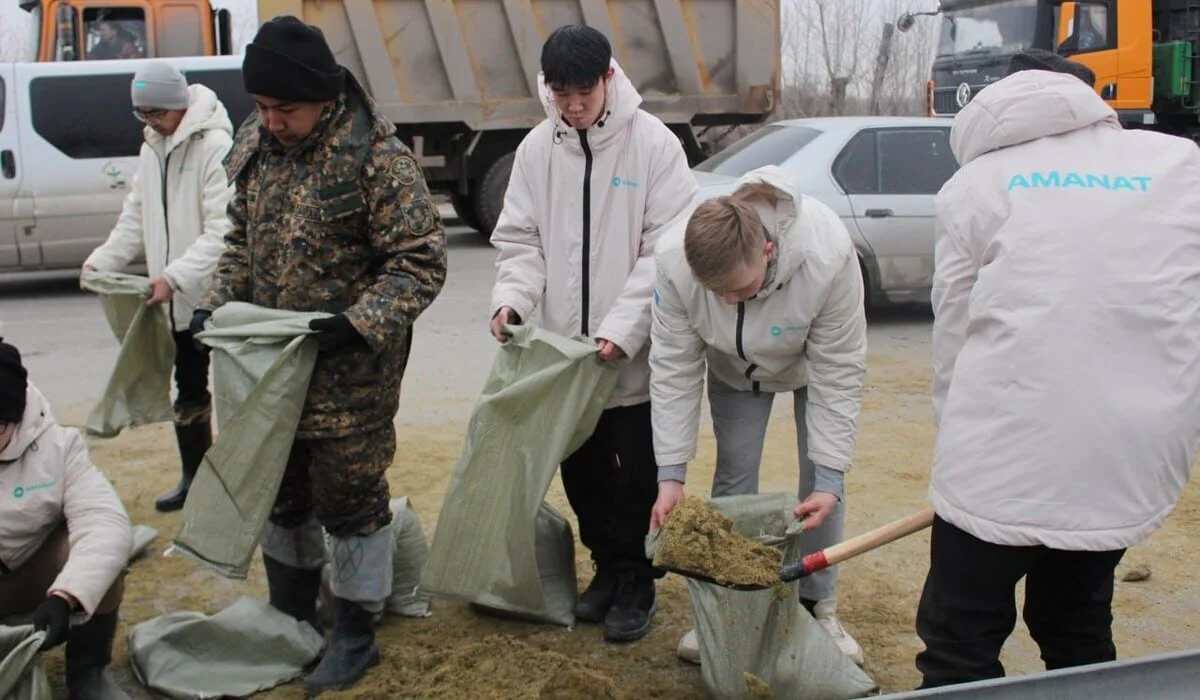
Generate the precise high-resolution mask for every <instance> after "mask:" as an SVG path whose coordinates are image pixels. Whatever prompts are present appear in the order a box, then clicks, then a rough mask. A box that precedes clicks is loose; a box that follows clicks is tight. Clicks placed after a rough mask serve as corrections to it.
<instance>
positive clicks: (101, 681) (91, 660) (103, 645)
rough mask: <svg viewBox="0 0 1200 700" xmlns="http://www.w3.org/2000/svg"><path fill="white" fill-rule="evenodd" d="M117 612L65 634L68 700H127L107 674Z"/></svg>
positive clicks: (106, 614) (103, 615)
mask: <svg viewBox="0 0 1200 700" xmlns="http://www.w3.org/2000/svg"><path fill="white" fill-rule="evenodd" d="M117 617H118V613H117V611H115V610H114V611H113V612H110V613H104V614H96V615H93V616H92V619H90V620H88V621H87V623H86V624H83V625H80V626H78V627H72V628H71V631H70V632H69V633H68V635H67V652H66V657H67V697H68V698H70V700H129V696H128V695H127V694H126V693H125V691H123V690H121V688H120V687H119V686H118V685H117V684H116V683H114V682H113V680H112V678H111V677H109V675H108V665H109V664H110V663H112V648H113V638H114V637H116V634H117Z"/></svg>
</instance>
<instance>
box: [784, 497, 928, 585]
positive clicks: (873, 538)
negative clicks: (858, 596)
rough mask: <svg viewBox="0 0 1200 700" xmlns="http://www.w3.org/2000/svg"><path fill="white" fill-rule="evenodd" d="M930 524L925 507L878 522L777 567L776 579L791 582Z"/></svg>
mask: <svg viewBox="0 0 1200 700" xmlns="http://www.w3.org/2000/svg"><path fill="white" fill-rule="evenodd" d="M932 524H933V509H932V508H926V509H925V510H922V511H920V512H917V513H913V514H912V515H909V516H907V517H904V518H901V519H899V520H896V521H894V522H890V523H888V524H887V525H881V526H880V527H877V528H875V529H874V530H869V531H867V532H864V533H863V534H861V535H858V536H857V537H851V538H850V539H848V540H846V541H844V542H840V543H838V544H835V545H833V546H832V547H826V548H825V549H822V550H820V551H817V552H813V553H812V554H809V555H808V556H806V557H804V558H803V559H801V560H800V561H797V562H793V563H791V564H786V565H784V566H783V567H782V568H780V570H779V578H780V579H782V580H783V581H785V582H786V581H795V580H796V579H798V578H804V577H805V576H809V575H811V574H815V573H816V572H818V571H821V570H822V569H826V568H828V567H830V566H833V565H834V564H840V563H842V562H844V561H846V560H847V559H850V558H851V557H856V556H858V555H860V554H862V553H864V552H869V551H871V550H872V549H875V548H877V547H882V546H883V545H885V544H888V543H889V542H894V541H896V540H898V539H900V538H901V537H907V536H908V535H911V534H913V533H914V532H917V531H919V530H924V529H925V528H927V527H929V526H930V525H932Z"/></svg>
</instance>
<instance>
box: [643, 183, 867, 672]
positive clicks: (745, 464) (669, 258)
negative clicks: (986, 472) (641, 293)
mask: <svg viewBox="0 0 1200 700" xmlns="http://www.w3.org/2000/svg"><path fill="white" fill-rule="evenodd" d="M680 229H682V230H679V229H677V230H676V231H674V232H673V233H672V234H670V235H668V236H665V237H664V238H663V240H662V241H661V242H660V244H659V250H658V253H657V271H658V273H657V283H656V286H655V290H654V305H653V321H652V326H651V343H650V401H651V420H652V423H653V431H654V453H655V459H656V461H657V462H658V464H659V465H660V467H659V470H658V481H659V485H658V500H657V502H656V503H655V505H654V508H653V511H652V514H651V520H650V528H651V529H652V530H653V529H655V528H657V527H659V525H660V524H661V523H662V521H663V519H664V518H665V517H666V516H667V514H668V513H670V511H671V510H672V509H673V508H674V507H675V505H676V504H677V503H678V502H679V500H680V499H682V498H683V490H684V481H685V478H686V474H687V463H688V462H689V461H691V460H692V459H694V458H695V456H696V442H697V433H698V430H699V422H700V399H701V396H702V395H703V391H704V380H705V375H706V374H707V378H708V384H709V389H708V399H709V405H710V407H711V412H712V418H713V431H714V433H715V434H716V439H717V469H716V474H715V476H714V478H713V486H712V495H713V496H729V495H737V494H752V493H757V492H758V470H759V464H760V462H761V460H762V450H763V440H764V437H765V434H766V429H767V422H768V419H769V418H770V415H771V405H772V402H773V401H774V398H775V394H776V393H781V392H791V393H792V396H793V401H794V406H795V418H796V433H797V435H796V444H797V449H798V453H799V460H800V488H799V497H800V498H801V499H802V500H801V503H800V504H799V505H798V506H797V507H796V510H795V515H796V517H797V518H800V519H803V521H804V524H805V532H804V534H803V535H802V536H801V537H802V539H801V543H800V545H801V547H802V548H803V549H804V550H805V551H816V550H818V549H822V548H824V547H827V546H829V545H832V544H835V543H837V542H839V541H841V539H842V531H843V522H844V510H845V508H844V503H843V500H844V497H845V494H844V487H843V477H844V474H845V472H846V470H847V469H849V467H850V458H851V454H852V453H853V451H854V443H855V436H856V433H857V422H858V412H859V403H860V396H861V391H862V380H863V375H864V374H865V373H866V354H867V338H866V319H865V316H864V313H863V288H862V272H861V270H860V269H859V266H858V257H857V256H856V255H855V252H854V246H853V244H852V243H851V241H850V234H849V233H848V232H847V231H846V228H845V226H844V225H843V224H842V222H841V220H840V219H839V218H838V216H837V215H836V214H835V213H834V212H833V211H832V210H830V209H829V208H828V207H826V206H825V205H823V204H821V203H820V202H818V201H817V200H815V199H812V198H810V197H806V196H804V195H802V194H801V193H800V189H799V186H798V185H797V183H796V182H795V181H794V180H792V179H791V178H789V177H788V175H787V174H786V173H784V172H783V171H782V170H780V169H779V168H776V167H773V166H772V167H766V168H761V169H758V170H755V171H751V172H750V173H747V174H746V175H745V176H743V177H742V179H741V181H740V182H739V187H738V189H737V191H736V192H735V193H734V194H732V195H729V196H726V197H718V198H716V199H712V200H709V201H707V202H705V203H704V204H701V205H700V206H699V207H698V208H697V209H696V210H695V211H694V212H693V213H692V215H691V218H690V220H689V221H688V223H687V226H686V228H685V227H680ZM836 581H837V567H830V568H829V569H826V570H825V571H822V572H820V573H817V574H814V575H813V576H811V577H809V578H807V579H805V580H804V581H803V582H802V583H801V584H800V600H801V602H802V603H803V604H804V605H805V607H806V608H807V609H808V610H809V611H810V612H812V613H813V615H814V616H815V617H816V618H817V620H818V621H819V622H820V623H821V624H822V626H824V627H825V629H826V630H827V631H828V632H829V633H830V634H831V635H832V637H833V638H834V640H835V641H836V642H837V644H838V646H839V648H840V649H841V650H842V651H843V652H844V653H845V654H846V655H847V656H849V657H851V658H853V659H854V660H855V661H856V662H857V663H860V664H861V663H862V662H863V653H862V649H861V647H859V645H858V643H857V642H856V641H855V640H854V638H853V637H851V636H850V635H849V634H848V633H847V632H846V631H845V629H844V628H843V627H842V625H841V623H840V622H839V621H838V619H837V615H836ZM679 655H680V657H681V658H683V659H685V660H688V661H692V662H698V659H699V645H698V643H697V640H696V635H695V631H694V630H693V631H691V632H689V633H688V634H687V635H686V636H685V637H684V638H683V640H682V641H681V642H680V645H679Z"/></svg>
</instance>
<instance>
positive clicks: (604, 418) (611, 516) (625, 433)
mask: <svg viewBox="0 0 1200 700" xmlns="http://www.w3.org/2000/svg"><path fill="white" fill-rule="evenodd" d="M562 482H563V488H564V489H565V490H566V492H567V500H568V501H569V502H570V504H571V508H572V510H574V511H575V517H576V518H578V519H579V539H580V540H581V541H582V542H583V546H585V547H587V548H588V549H589V550H590V551H591V554H592V561H593V562H595V564H596V567H597V569H601V568H605V569H610V570H613V571H619V570H633V571H636V572H637V573H640V574H643V575H645V576H647V577H651V576H655V577H656V576H661V573H660V572H657V570H656V569H654V567H653V566H652V565H651V564H650V560H649V559H647V558H646V534H647V532H648V531H649V529H650V509H651V508H653V507H654V501H655V500H657V499H658V464H656V463H655V461H654V441H653V440H652V438H651V433H650V404H649V402H647V403H643V404H638V405H636V406H628V407H624V406H622V407H618V408H610V409H608V410H606V411H604V413H602V414H601V415H600V421H599V423H598V424H597V425H596V430H595V432H593V433H592V436H591V437H590V438H588V441H587V442H585V443H584V444H583V446H582V447H580V448H579V449H578V450H576V451H575V452H574V453H573V454H571V456H569V457H567V459H566V460H565V461H564V462H563V463H562Z"/></svg>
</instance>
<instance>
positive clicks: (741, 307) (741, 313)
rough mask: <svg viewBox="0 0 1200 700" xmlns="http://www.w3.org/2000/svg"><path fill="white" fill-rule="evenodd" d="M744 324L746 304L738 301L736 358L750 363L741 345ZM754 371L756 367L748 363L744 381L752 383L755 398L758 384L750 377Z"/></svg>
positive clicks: (743, 346)
mask: <svg viewBox="0 0 1200 700" xmlns="http://www.w3.org/2000/svg"><path fill="white" fill-rule="evenodd" d="M745 324H746V302H744V301H739V302H738V309H737V335H736V336H735V342H736V343H737V354H738V357H740V358H742V361H743V362H750V359H749V358H747V357H746V347H745V345H743V344H742V328H743V327H744V326H745ZM756 369H758V365H756V364H754V363H753V362H750V366H749V367H747V368H746V372H745V374H746V379H749V380H750V381H752V382H753V384H752V387H753V389H754V395H755V396H757V395H758V393H759V383H758V381H757V380H755V379H754V378H753V377H751V375H752V374H754V370H756Z"/></svg>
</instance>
